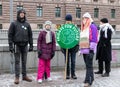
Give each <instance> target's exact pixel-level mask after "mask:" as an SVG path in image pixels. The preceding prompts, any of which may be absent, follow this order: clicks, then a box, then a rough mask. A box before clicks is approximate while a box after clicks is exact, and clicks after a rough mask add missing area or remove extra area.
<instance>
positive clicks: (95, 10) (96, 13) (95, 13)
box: [94, 8, 99, 18]
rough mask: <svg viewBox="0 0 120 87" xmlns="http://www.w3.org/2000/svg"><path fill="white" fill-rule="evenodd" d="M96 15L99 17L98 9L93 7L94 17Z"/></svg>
mask: <svg viewBox="0 0 120 87" xmlns="http://www.w3.org/2000/svg"><path fill="white" fill-rule="evenodd" d="M98 17H99V9H98V8H94V18H98Z"/></svg>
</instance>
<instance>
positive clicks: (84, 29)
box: [80, 12, 98, 87]
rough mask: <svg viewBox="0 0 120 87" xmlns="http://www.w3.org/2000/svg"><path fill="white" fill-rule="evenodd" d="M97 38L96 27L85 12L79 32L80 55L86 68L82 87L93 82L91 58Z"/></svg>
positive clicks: (86, 86) (87, 86)
mask: <svg viewBox="0 0 120 87" xmlns="http://www.w3.org/2000/svg"><path fill="white" fill-rule="evenodd" d="M97 36H98V30H97V26H96V25H95V24H94V23H93V20H92V18H91V15H90V14H89V13H88V12H86V13H85V14H84V15H83V19H82V23H81V32H80V53H81V54H83V59H84V62H85V66H86V77H85V80H84V87H89V86H90V85H92V83H93V81H94V74H93V56H94V53H95V51H96V46H97Z"/></svg>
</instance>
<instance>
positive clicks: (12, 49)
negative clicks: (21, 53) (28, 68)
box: [9, 44, 15, 53]
mask: <svg viewBox="0 0 120 87" xmlns="http://www.w3.org/2000/svg"><path fill="white" fill-rule="evenodd" d="M9 51H10V52H11V53H13V52H14V51H15V50H14V48H13V44H9Z"/></svg>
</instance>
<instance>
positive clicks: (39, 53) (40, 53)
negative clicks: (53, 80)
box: [38, 50, 42, 58]
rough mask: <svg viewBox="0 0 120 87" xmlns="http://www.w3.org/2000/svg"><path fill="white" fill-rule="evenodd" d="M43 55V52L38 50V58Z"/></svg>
mask: <svg viewBox="0 0 120 87" xmlns="http://www.w3.org/2000/svg"><path fill="white" fill-rule="evenodd" d="M41 55H42V51H41V50H38V58H40V56H41Z"/></svg>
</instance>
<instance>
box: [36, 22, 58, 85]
mask: <svg viewBox="0 0 120 87" xmlns="http://www.w3.org/2000/svg"><path fill="white" fill-rule="evenodd" d="M51 25H52V22H51V21H46V22H45V29H43V30H42V31H40V34H39V37H38V41H37V49H38V58H39V61H38V73H37V80H38V83H42V79H43V76H44V73H46V76H47V80H48V81H51V80H52V79H51V77H50V61H51V59H52V58H53V57H54V55H55V49H56V42H55V34H54V33H53V32H52V31H51Z"/></svg>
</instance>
